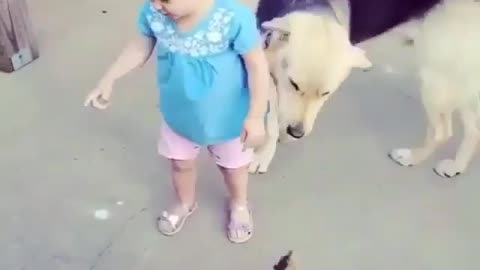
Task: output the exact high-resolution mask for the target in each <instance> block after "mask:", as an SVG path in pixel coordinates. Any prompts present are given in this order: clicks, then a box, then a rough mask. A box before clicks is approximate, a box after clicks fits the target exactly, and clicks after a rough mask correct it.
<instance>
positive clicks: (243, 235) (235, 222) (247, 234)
mask: <svg viewBox="0 0 480 270" xmlns="http://www.w3.org/2000/svg"><path fill="white" fill-rule="evenodd" d="M252 234H253V219H252V211H251V210H250V209H248V206H246V205H244V206H231V207H230V222H229V224H228V227H227V237H228V240H230V241H231V242H232V243H235V244H240V243H245V242H247V241H248V240H250V238H251V237H252Z"/></svg>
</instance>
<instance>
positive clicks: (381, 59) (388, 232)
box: [0, 0, 480, 270]
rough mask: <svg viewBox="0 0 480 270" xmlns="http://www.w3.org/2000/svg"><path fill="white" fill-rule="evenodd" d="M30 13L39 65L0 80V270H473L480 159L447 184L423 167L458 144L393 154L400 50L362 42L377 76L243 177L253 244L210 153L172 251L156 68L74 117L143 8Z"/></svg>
mask: <svg viewBox="0 0 480 270" xmlns="http://www.w3.org/2000/svg"><path fill="white" fill-rule="evenodd" d="M30 2H31V3H30V5H31V9H32V11H31V12H32V18H33V20H34V21H35V25H36V31H37V32H38V35H39V40H40V45H41V58H40V59H38V61H36V62H35V63H33V64H31V65H29V66H27V67H25V68H24V69H22V70H21V71H18V72H17V73H14V74H12V75H5V74H0V123H1V128H0V191H1V193H0V194H1V196H0V214H1V216H2V222H0V269H2V270H14V269H19V270H20V269H22V270H32V269H33V270H57V269H59V270H63V269H65V270H77V269H78V270H85V269H95V270H113V269H115V270H120V269H122V270H123V269H125V270H137V269H138V270H150V269H193V268H201V269H209V270H227V269H231V270H234V269H259V270H260V269H265V270H266V269H272V268H271V267H272V265H273V263H274V262H276V260H277V259H278V258H279V257H280V256H281V255H283V254H284V253H285V252H286V251H288V250H290V249H292V250H294V252H296V253H297V256H298V258H297V259H298V265H299V270H310V269H311V270H313V269H330V270H333V269H338V270H385V269H389V270H404V269H409V270H453V269H462V270H473V269H479V268H480V262H479V261H478V258H477V257H478V254H480V247H479V246H480V245H479V240H480V217H479V216H480V215H479V211H478V204H480V197H479V196H478V192H479V190H480V180H479V176H480V169H479V166H478V164H480V163H479V162H480V160H478V159H476V160H475V161H474V162H473V163H472V165H471V167H470V169H469V171H468V172H467V173H466V174H465V175H464V176H461V177H459V178H458V179H456V180H455V181H452V180H445V179H442V178H439V177H437V176H436V175H435V174H434V173H433V171H432V169H431V168H432V167H433V166H434V164H435V162H436V161H437V160H439V159H443V158H445V157H448V156H451V155H453V150H454V149H455V147H456V145H457V143H458V140H457V141H453V142H451V143H450V144H449V145H448V146H446V147H445V148H444V149H443V150H442V151H440V152H439V153H437V155H435V158H434V159H432V160H430V161H428V162H426V163H424V164H422V165H421V166H418V167H415V168H402V167H399V166H397V165H395V164H394V163H393V162H391V161H390V160H389V159H388V158H387V156H386V154H387V152H388V151H389V150H390V149H391V148H393V147H398V146H410V145H412V144H415V143H417V142H420V141H421V138H422V136H423V126H424V114H423V109H422V107H421V104H420V102H419V100H418V94H417V91H416V86H417V83H416V80H415V78H414V76H413V75H412V74H413V65H412V64H413V61H412V59H413V55H412V51H411V48H408V47H405V46H403V45H402V44H401V42H400V41H399V39H398V38H396V37H393V36H385V37H381V38H378V39H376V40H373V41H371V42H370V43H369V44H365V47H366V48H368V54H369V56H370V57H371V60H372V61H373V62H374V63H375V67H374V69H373V70H372V71H370V72H366V73H364V72H361V71H357V72H355V73H354V74H352V76H351V77H350V79H349V80H348V81H347V82H345V84H344V85H343V86H342V89H341V90H340V91H339V92H338V93H336V96H335V97H334V98H332V100H331V102H330V103H328V104H327V105H326V106H325V107H324V110H323V111H322V113H321V115H320V116H319V118H318V121H317V125H316V127H315V131H314V133H313V134H312V135H311V136H310V137H308V138H306V139H305V140H303V141H301V142H297V143H292V144H288V145H282V146H280V147H279V151H278V155H277V156H276V158H275V160H274V162H273V164H272V167H271V170H270V172H269V173H268V174H266V175H262V176H255V177H252V181H251V201H252V203H253V205H254V215H255V222H256V223H255V226H256V227H255V235H254V237H253V238H252V240H251V242H249V243H248V244H246V245H232V244H230V243H229V242H228V241H227V240H226V238H225V236H224V230H223V228H224V222H225V213H224V204H225V188H224V187H223V184H222V182H221V179H220V175H219V173H218V172H217V171H216V170H215V167H214V165H213V163H212V162H211V161H210V160H209V159H208V157H207V155H205V154H204V155H202V158H201V160H200V162H199V163H200V164H199V165H200V168H201V173H200V178H201V179H200V181H201V184H200V186H199V189H198V194H199V201H200V207H201V208H200V209H199V211H198V212H197V213H195V215H194V216H193V217H192V219H191V220H190V222H189V223H188V224H187V225H186V226H185V228H184V230H183V231H182V232H181V233H180V234H179V235H177V236H175V237H174V238H165V237H163V236H161V235H160V234H159V233H157V231H156V230H155V227H154V219H155V217H156V216H157V215H158V214H159V213H160V211H161V210H162V207H163V206H165V205H167V204H168V203H169V202H170V200H171V199H172V194H171V189H170V188H171V187H170V182H169V178H168V167H167V164H166V162H165V161H163V160H162V159H160V158H158V157H157V155H156V152H155V144H156V139H157V133H158V127H159V114H158V113H157V107H156V106H157V92H156V86H155V79H154V77H153V75H154V74H153V72H154V63H153V62H152V63H150V64H149V65H147V67H146V68H144V69H142V70H139V71H136V72H134V73H132V74H131V75H129V76H128V77H126V78H125V79H123V80H121V81H120V82H119V83H118V85H117V88H118V89H117V91H116V93H115V94H114V97H113V106H112V107H111V108H110V110H108V111H106V112H94V111H92V110H88V109H85V108H84V107H83V106H82V103H83V98H84V96H85V94H86V93H87V92H88V91H89V90H90V89H91V88H92V87H93V86H94V85H95V83H96V81H97V80H98V79H99V77H100V76H101V74H102V72H103V71H104V70H105V68H106V67H107V66H108V64H109V63H110V62H111V61H113V59H114V57H115V56H116V55H117V54H118V52H119V50H120V49H121V47H122V46H123V45H124V44H125V42H126V41H127V40H128V39H129V37H130V36H131V35H132V34H133V33H134V31H135V22H136V17H135V16H136V13H137V9H138V4H139V3H140V2H141V1H140V0H136V1H113V0H102V1H98V0H84V1H58V0H41V1H30ZM102 10H105V11H107V13H102ZM460 132H461V131H459V132H457V133H460ZM458 135H460V134H456V137H458ZM98 210H100V211H98ZM102 210H106V211H108V213H109V216H107V217H106V219H101V218H102V216H101V215H98V216H97V217H96V216H95V213H96V212H95V211H98V212H97V214H102V213H103V212H102Z"/></svg>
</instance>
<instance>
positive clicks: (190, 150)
mask: <svg viewBox="0 0 480 270" xmlns="http://www.w3.org/2000/svg"><path fill="white" fill-rule="evenodd" d="M200 149H201V146H199V145H198V144H196V143H193V142H191V141H189V140H188V139H186V138H183V137H182V136H180V135H178V134H177V133H175V132H174V131H173V130H172V129H171V128H170V127H169V126H168V125H167V124H166V123H165V122H164V123H162V126H161V129H160V139H159V141H158V153H159V154H160V155H161V156H164V157H166V158H168V159H175V160H194V159H196V158H197V156H198V153H199V152H200ZM207 149H208V150H209V152H210V154H211V156H212V157H213V158H214V159H215V160H216V163H217V165H218V166H221V167H223V168H227V169H237V168H241V167H243V166H246V165H248V164H250V162H251V161H252V158H253V150H252V149H245V150H244V149H243V143H242V142H241V141H240V138H237V139H234V140H231V141H228V142H225V143H221V144H217V145H210V146H208V147H207Z"/></svg>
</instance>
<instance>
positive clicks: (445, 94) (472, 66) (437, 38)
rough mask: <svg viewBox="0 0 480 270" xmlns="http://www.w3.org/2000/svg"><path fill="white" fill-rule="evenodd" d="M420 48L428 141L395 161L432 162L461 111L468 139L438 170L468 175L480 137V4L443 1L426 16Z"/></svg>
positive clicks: (468, 0)
mask: <svg viewBox="0 0 480 270" xmlns="http://www.w3.org/2000/svg"><path fill="white" fill-rule="evenodd" d="M415 47H416V50H417V59H418V65H419V75H420V79H421V84H422V85H421V89H420V90H421V97H422V101H423V105H424V107H425V111H426V114H427V118H428V128H427V131H426V137H425V141H424V143H423V145H421V146H420V147H417V148H401V149H395V150H393V151H392V152H391V153H390V157H391V158H392V159H393V160H394V161H396V162H397V163H399V164H400V165H403V166H412V165H415V164H418V163H420V162H421V161H423V160H425V159H427V158H428V157H429V156H430V155H431V154H432V153H433V152H434V151H435V150H436V149H437V147H438V146H440V145H441V144H443V143H445V142H446V141H447V140H448V139H449V138H450V137H451V136H452V134H453V131H452V113H454V112H458V113H459V116H460V119H461V122H462V124H463V127H464V135H463V140H462V142H461V144H460V147H459V148H458V151H457V153H456V155H455V157H454V158H453V159H446V160H442V161H440V162H439V163H438V165H437V166H436V167H435V172H436V173H437V174H439V175H440V176H444V177H454V176H456V175H459V174H461V173H462V172H464V171H465V169H466V168H467V166H468V164H469V162H470V161H471V159H472V157H473V155H474V153H475V151H476V149H477V145H478V141H479V139H480V131H479V128H480V127H479V125H480V118H479V117H480V77H479V75H480V1H477V0H444V1H442V2H441V3H440V4H439V5H437V6H436V7H434V8H433V9H432V10H430V11H429V12H428V14H427V15H426V16H425V18H424V20H423V22H422V24H421V26H420V31H419V33H418V35H417V37H416V39H415Z"/></svg>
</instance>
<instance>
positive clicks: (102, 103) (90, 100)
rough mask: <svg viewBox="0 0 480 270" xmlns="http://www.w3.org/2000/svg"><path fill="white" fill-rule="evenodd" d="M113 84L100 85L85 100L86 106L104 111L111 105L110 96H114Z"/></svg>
mask: <svg viewBox="0 0 480 270" xmlns="http://www.w3.org/2000/svg"><path fill="white" fill-rule="evenodd" d="M112 89H113V84H112V83H101V84H99V85H98V86H97V87H96V88H95V89H94V90H93V91H92V92H91V93H90V94H89V95H88V96H87V98H86V99H85V103H84V106H85V107H88V106H90V105H91V106H92V107H94V108H96V109H99V110H104V109H106V108H107V107H108V106H109V105H110V101H109V100H110V96H111V94H112Z"/></svg>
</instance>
